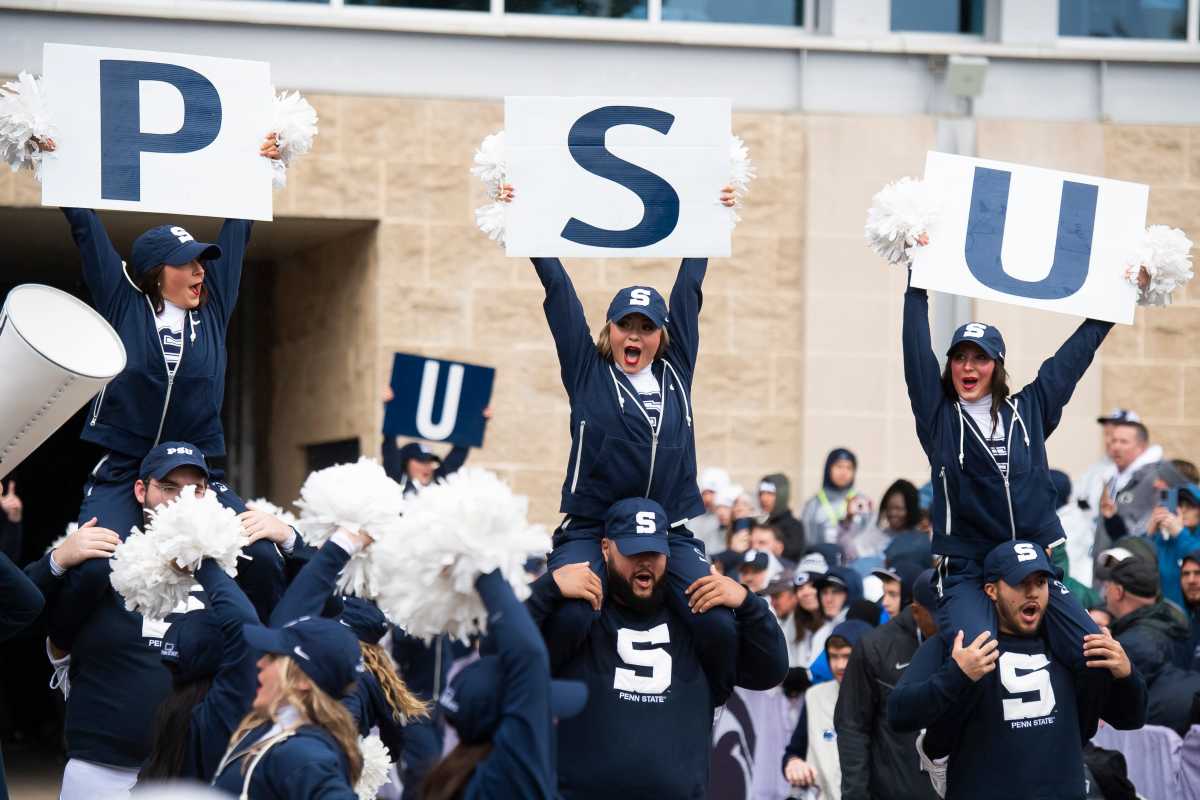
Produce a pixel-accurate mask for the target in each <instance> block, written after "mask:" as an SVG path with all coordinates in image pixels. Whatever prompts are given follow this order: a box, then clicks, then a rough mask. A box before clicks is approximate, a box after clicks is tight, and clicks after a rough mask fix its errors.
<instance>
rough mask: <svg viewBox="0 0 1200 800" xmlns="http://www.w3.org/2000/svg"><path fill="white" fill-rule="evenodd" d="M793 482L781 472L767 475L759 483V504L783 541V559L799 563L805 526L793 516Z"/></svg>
mask: <svg viewBox="0 0 1200 800" xmlns="http://www.w3.org/2000/svg"><path fill="white" fill-rule="evenodd" d="M791 500H792V482H791V481H789V480H788V477H787V476H786V475H784V474H783V473H781V472H776V473H772V474H771V475H767V476H766V477H765V478H763V479H762V480H761V481H759V482H758V504H759V505H760V506H762V510H763V514H765V515H766V519H765V520H764V521H765V522H766V523H767V524H768V525H770V526H771V527H772V528H774V529H775V530H776V531H778V532H779V536H780V538H781V539H782V540H783V557H784V558H785V559H787V560H788V561H792V562H797V561H799V560H800V559H801V558H803V557H804V547H805V539H804V524H803V523H802V522H800V520H798V519H796V517H795V516H794V515H793V514H792V509H791V506H790V503H791Z"/></svg>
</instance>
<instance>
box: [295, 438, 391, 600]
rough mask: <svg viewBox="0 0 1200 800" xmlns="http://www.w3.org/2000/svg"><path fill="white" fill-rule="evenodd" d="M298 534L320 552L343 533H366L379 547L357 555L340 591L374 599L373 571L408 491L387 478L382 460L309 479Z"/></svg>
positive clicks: (302, 490)
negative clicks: (339, 532) (376, 553)
mask: <svg viewBox="0 0 1200 800" xmlns="http://www.w3.org/2000/svg"><path fill="white" fill-rule="evenodd" d="M295 505H296V507H297V508H299V509H300V518H299V519H298V520H296V529H297V530H299V531H300V535H301V536H303V537H304V540H305V541H306V542H308V543H309V544H311V545H313V546H315V547H320V546H321V545H322V544H324V543H325V541H326V540H327V539H328V538H329V537H330V536H332V535H333V534H334V532H335V531H336V530H337V529H338V528H345V529H347V530H349V531H352V532H354V533H360V532H361V533H366V534H368V535H370V536H371V537H372V538H373V539H375V541H376V544H375V545H373V546H372V547H368V548H366V549H365V550H360V551H359V552H357V553H355V554H354V555H353V556H352V557H351V558H350V561H349V563H347V564H346V567H345V569H343V570H342V574H341V576H340V577H339V578H338V588H339V589H340V590H341V591H342V592H344V593H346V594H353V595H356V596H358V597H365V598H374V597H375V595H376V592H377V591H378V589H377V587H376V586H375V585H374V584H373V582H372V575H373V573H372V572H371V570H370V569H368V566H369V564H370V563H371V560H372V558H373V557H374V553H375V552H376V550H377V549H378V547H379V543H380V542H381V541H384V540H386V539H387V538H388V537H389V536H391V531H392V530H393V528H394V527H395V526H396V524H397V523H398V522H399V519H400V513H401V511H402V510H403V509H404V489H403V487H401V486H400V484H398V483H396V482H395V481H394V480H392V479H391V478H389V477H388V476H387V473H386V472H384V470H383V467H381V466H380V465H379V463H378V462H377V461H374V460H372V459H370V458H367V457H365V456H364V457H362V458H360V459H359V460H358V461H356V462H355V463H353V464H337V465H336V466H332V467H328V468H326V469H320V470H317V471H316V472H314V473H312V474H311V475H309V476H308V479H307V480H305V481H304V486H302V487H301V488H300V499H299V500H297V501H296V504H295Z"/></svg>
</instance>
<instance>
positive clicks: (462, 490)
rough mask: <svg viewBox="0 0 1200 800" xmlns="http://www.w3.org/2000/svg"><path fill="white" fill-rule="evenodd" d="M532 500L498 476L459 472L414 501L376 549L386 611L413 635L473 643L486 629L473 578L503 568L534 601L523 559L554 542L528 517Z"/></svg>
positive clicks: (380, 598)
mask: <svg viewBox="0 0 1200 800" xmlns="http://www.w3.org/2000/svg"><path fill="white" fill-rule="evenodd" d="M527 514H528V499H527V498H525V497H523V496H521V495H515V494H513V492H512V490H511V489H510V488H509V487H508V486H507V485H505V484H504V482H503V481H501V480H500V479H499V478H498V477H496V475H494V474H493V473H491V472H488V471H487V470H483V469H479V468H471V467H468V468H465V469H461V470H459V471H458V472H456V473H454V474H453V475H451V476H449V477H448V478H446V479H445V480H442V481H439V482H437V483H436V484H433V485H431V486H427V487H425V489H423V490H422V491H421V493H420V494H418V495H417V496H416V498H415V499H411V500H409V502H408V504H407V505H406V506H405V509H404V516H403V517H401V519H400V523H399V525H398V526H397V528H396V530H395V531H394V532H393V534H392V535H391V536H389V538H388V539H387V540H386V541H383V542H380V543H378V544H376V545H374V546H372V548H371V550H372V552H373V553H374V561H373V569H375V570H376V571H377V573H378V577H377V578H376V582H377V584H378V586H379V594H378V595H377V596H376V602H377V603H378V605H379V607H380V609H382V610H383V612H384V613H385V614H386V615H387V616H388V617H389V618H390V619H391V620H392V621H393V622H395V623H396V624H398V625H400V626H401V627H403V628H404V630H405V631H406V632H407V633H409V634H410V635H412V636H418V637H421V638H424V639H427V640H428V639H430V638H432V637H434V636H436V635H438V634H440V633H449V634H450V635H451V636H453V637H455V638H457V639H459V640H461V641H464V642H465V641H467V639H468V638H469V637H471V636H472V635H474V634H476V633H482V632H484V631H485V630H486V625H487V609H485V608H484V606H483V601H482V600H480V599H479V594H478V593H477V592H476V591H475V579H476V578H477V577H479V576H480V575H481V574H485V573H488V572H491V571H492V570H496V569H498V570H500V572H501V574H502V575H503V576H504V578H505V580H507V581H508V582H509V584H510V585H511V586H512V587H513V591H514V592H515V593H516V595H517V598H518V599H522V600H523V599H524V598H526V597H528V596H529V586H528V581H527V578H526V575H525V561H526V560H527V559H528V558H529V556H531V555H538V556H540V555H544V554H545V553H546V552H547V551H549V549H550V537H549V535H548V534H547V533H546V531H545V530H544V529H543V528H542V527H541V526H537V525H530V524H529V520H528V517H527Z"/></svg>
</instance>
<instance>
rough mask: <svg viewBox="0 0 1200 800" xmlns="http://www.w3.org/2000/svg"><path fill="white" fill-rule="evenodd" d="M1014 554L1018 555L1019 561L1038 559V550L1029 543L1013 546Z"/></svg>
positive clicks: (1018, 543)
mask: <svg viewBox="0 0 1200 800" xmlns="http://www.w3.org/2000/svg"><path fill="white" fill-rule="evenodd" d="M1013 552H1014V553H1016V554H1017V561H1033V560H1034V559H1036V558H1037V548H1036V547H1034V546H1033V545H1031V544H1030V543H1029V542H1017V543H1016V544H1014V545H1013Z"/></svg>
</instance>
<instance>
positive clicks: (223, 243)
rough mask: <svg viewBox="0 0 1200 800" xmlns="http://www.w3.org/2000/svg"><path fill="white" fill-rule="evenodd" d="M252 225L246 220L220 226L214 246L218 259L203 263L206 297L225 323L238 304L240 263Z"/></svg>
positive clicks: (233, 221)
mask: <svg viewBox="0 0 1200 800" xmlns="http://www.w3.org/2000/svg"><path fill="white" fill-rule="evenodd" d="M253 227H254V223H253V222H251V221H250V220H246V219H227V220H225V224H224V225H222V226H221V233H220V234H219V235H218V237H217V245H218V246H219V247H220V248H221V257H220V258H217V259H214V260H212V261H209V262H206V263H205V264H204V271H205V275H204V280H205V281H206V282H207V283H208V284H209V287H210V292H209V297H210V299H211V301H212V302H213V303H215V304H216V307H217V309H218V310H219V311H220V312H221V317H222V319H224V320H225V322H226V324H228V322H229V319H230V317H232V316H233V307H234V306H235V305H237V296H238V287H239V286H240V285H241V282H242V262H243V261H244V260H245V258H246V245H248V244H249V243H250V231H251V229H252V228H253Z"/></svg>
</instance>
